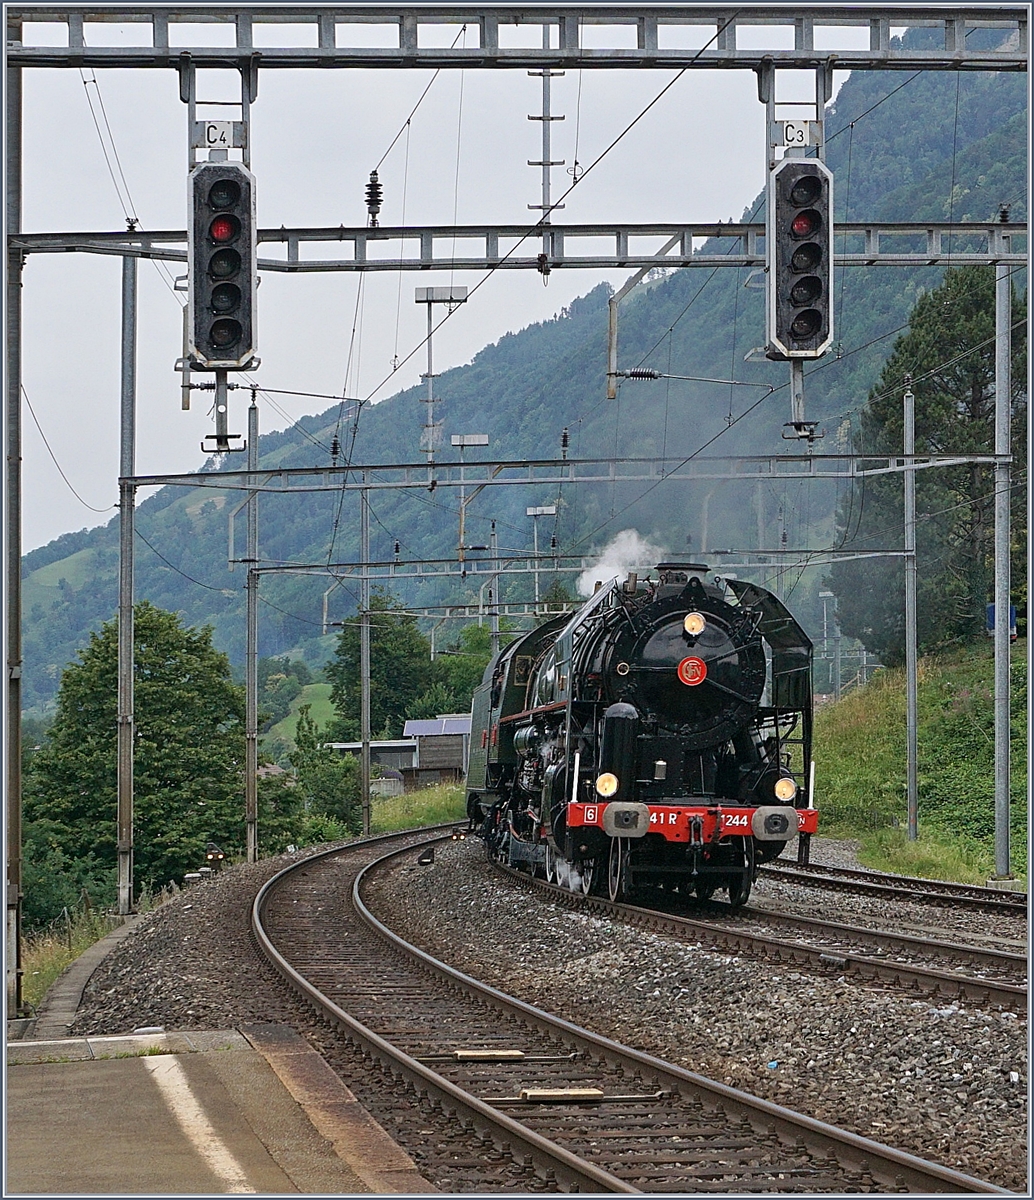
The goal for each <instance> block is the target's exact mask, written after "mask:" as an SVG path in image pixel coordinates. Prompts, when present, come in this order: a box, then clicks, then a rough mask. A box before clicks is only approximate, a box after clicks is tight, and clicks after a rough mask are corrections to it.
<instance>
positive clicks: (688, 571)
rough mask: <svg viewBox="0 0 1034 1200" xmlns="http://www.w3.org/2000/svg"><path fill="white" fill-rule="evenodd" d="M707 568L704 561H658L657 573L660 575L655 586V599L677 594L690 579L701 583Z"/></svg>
mask: <svg viewBox="0 0 1034 1200" xmlns="http://www.w3.org/2000/svg"><path fill="white" fill-rule="evenodd" d="M709 569H710V568H709V567H707V566H706V565H705V564H704V563H672V562H663V563H658V564H657V574H658V575H659V576H660V583H659V584H658V586H657V599H658V600H662V599H664V598H665V597H666V596H677V595H678V594H679V592H681V591H682V589H683V588H684V587H685V586H686V584H687V583H689V581H690V579H696V580H699V582H700V583H701V584H703V582H704V580H705V577H706V575H707V572H708V570H709Z"/></svg>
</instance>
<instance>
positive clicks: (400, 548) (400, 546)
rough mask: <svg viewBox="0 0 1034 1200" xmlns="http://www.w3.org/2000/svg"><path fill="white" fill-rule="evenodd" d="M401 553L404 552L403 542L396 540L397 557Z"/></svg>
mask: <svg viewBox="0 0 1034 1200" xmlns="http://www.w3.org/2000/svg"><path fill="white" fill-rule="evenodd" d="M401 553H402V544H401V543H400V542H398V541H396V542H395V557H396V558H398V556H399V555H400V554H401Z"/></svg>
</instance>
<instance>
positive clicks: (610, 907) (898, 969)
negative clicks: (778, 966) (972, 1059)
mask: <svg viewBox="0 0 1034 1200" xmlns="http://www.w3.org/2000/svg"><path fill="white" fill-rule="evenodd" d="M493 866H494V867H495V868H496V870H498V871H499V872H500V873H501V874H502V875H503V876H504V877H505V878H506V879H508V880H511V881H512V882H515V883H517V884H518V885H519V886H521V887H524V888H527V889H529V890H534V891H538V892H542V893H543V894H545V895H547V896H548V897H549V899H550V900H553V901H555V902H559V903H563V904H566V905H567V906H568V907H573V908H578V909H579V910H581V909H588V910H589V911H590V912H593V913H597V914H599V915H601V916H606V917H610V918H616V919H618V920H620V921H621V922H622V923H624V924H628V925H632V926H634V927H636V928H640V929H648V930H650V931H651V932H654V933H661V934H665V935H668V936H674V937H678V938H682V939H684V938H687V937H688V938H691V939H692V940H693V941H694V942H696V943H697V944H700V945H705V946H709V947H713V948H720V949H721V950H723V951H725V952H728V953H732V954H747V955H750V956H751V957H756V958H762V959H765V960H767V961H770V962H779V963H786V964H792V965H795V966H806V967H811V968H814V969H816V970H819V971H822V972H823V973H825V974H828V973H829V972H830V971H834V972H837V973H839V974H843V975H848V976H855V977H857V978H858V979H860V980H861V981H863V982H874V983H881V984H889V985H891V986H896V987H900V988H904V989H905V990H908V991H911V992H922V993H926V994H931V995H935V996H940V997H943V998H953V997H959V998H962V999H966V1000H971V1001H974V1002H976V1003H978V1004H981V1003H983V1004H993V1005H999V1006H1001V1007H1002V1008H1007V1009H1010V1010H1013V1011H1026V1009H1027V988H1026V987H1025V986H1023V985H1021V984H1014V983H1004V982H1000V981H998V980H992V979H982V978H980V977H979V976H973V975H962V974H960V973H959V972H957V971H944V970H940V969H939V968H937V967H925V966H917V965H915V964H912V963H899V962H892V961H888V960H887V959H883V958H877V957H873V956H872V955H869V954H858V953H854V952H851V951H841V950H833V949H828V948H823V947H819V946H808V945H805V944H803V943H801V942H796V941H789V940H787V939H785V938H778V937H773V936H770V935H768V934H763V933H752V932H750V931H748V930H745V929H740V928H733V927H730V926H729V925H727V924H724V923H719V922H716V921H708V920H705V919H703V918H699V917H685V916H681V915H678V914H676V913H670V912H665V911H663V910H660V909H652V908H643V907H641V906H640V905H637V904H625V903H620V902H615V901H611V900H606V899H604V898H603V897H600V896H585V895H583V894H582V893H580V892H571V891H568V890H567V888H563V887H559V886H557V885H555V884H550V883H547V882H546V881H545V880H542V879H537V878H535V877H533V876H530V875H528V874H526V873H525V872H522V871H517V870H514V869H513V868H512V867H505V866H503V865H502V864H501V863H493ZM735 915H736V917H737V918H740V917H750V918H757V919H768V918H770V917H771V918H774V919H775V922H776V923H784V924H788V925H796V926H798V927H799V926H811V927H813V928H814V929H815V931H816V932H825V933H826V935H827V936H833V937H836V936H839V937H841V938H843V937H845V936H849V937H853V938H855V939H857V940H867V941H870V942H873V943H875V944H876V945H877V946H879V945H884V946H892V945H897V946H899V947H903V948H911V949H919V950H922V951H925V952H927V953H933V954H938V955H945V956H946V955H948V954H949V953H951V952H955V953H956V954H958V955H963V954H965V955H971V956H972V957H974V958H977V959H981V960H983V961H985V962H991V963H994V964H995V965H998V966H999V967H1005V968H1009V967H1022V966H1024V965H1025V964H1026V961H1027V960H1026V956H1025V955H1022V954H1006V953H999V952H997V951H991V950H983V949H979V948H974V949H972V951H971V949H970V947H969V946H954V945H952V944H951V943H948V942H935V941H928V940H927V939H924V938H918V937H911V936H909V935H897V934H884V933H883V932H882V931H878V930H872V929H866V928H865V927H864V926H855V925H840V924H836V923H833V922H828V921H821V920H818V919H816V918H811V917H802V918H799V919H798V918H797V917H794V916H791V915H789V914H785V913H770V912H769V911H768V910H759V909H755V908H744V909H740V910H738V911H737V912H736V914H735Z"/></svg>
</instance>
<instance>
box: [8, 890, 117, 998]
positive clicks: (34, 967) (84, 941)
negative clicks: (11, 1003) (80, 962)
mask: <svg viewBox="0 0 1034 1200" xmlns="http://www.w3.org/2000/svg"><path fill="white" fill-rule="evenodd" d="M113 928H114V925H113V924H112V922H111V920H109V918H108V917H107V915H106V914H104V913H98V912H96V911H94V910H93V909H90V910H89V911H88V912H82V911H78V910H77V911H76V912H74V913H71V914H70V916H69V918H68V920H67V921H66V920H65V918H64V917H62V918H60V919H59V920H58V921H56V922H54V924H53V925H51V927H50V928H49V929H45V930H41V931H39V932H37V933H28V934H26V935H25V938H24V940H23V942H22V971H23V972H24V974H23V975H22V999H23V1000H24V1001H25V1003H26V1004H30V1005H31V1006H32V1008H33V1010H35V1009H37V1008H39V1005H40V1001H42V999H43V997H44V996H45V995H46V994H47V989H48V988H49V987H50V985H51V984H52V983H53V982H54V980H55V979H57V977H58V976H59V975H60V974H61V972H62V971H63V970H64V969H65V967H67V966H68V965H69V963H71V962H74V960H75V959H77V958H78V957H79V955H80V954H82V952H83V951H84V950H86V949H88V948H89V947H90V946H92V945H93V943H94V942H96V941H97V940H98V939H100V938H102V937H103V936H104V935H105V934H106V933H108V932H109V931H110V930H111V929H113Z"/></svg>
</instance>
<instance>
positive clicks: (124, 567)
mask: <svg viewBox="0 0 1034 1200" xmlns="http://www.w3.org/2000/svg"><path fill="white" fill-rule="evenodd" d="M136 279H137V272H136V259H135V258H133V257H132V256H131V255H125V256H124V257H123V259H122V389H121V411H120V456H119V474H120V475H121V476H122V478H123V479H124V480H125V479H131V478H132V477H133V475H135V474H136ZM135 507H136V488H135V487H134V486H133V485H132V484H131V483H122V484H120V485H119V576H118V911H119V915H120V916H123V917H127V916H129V914H130V913H131V912H132V911H133V749H134V747H133V742H134V730H135V720H134V710H133V704H134V701H133V532H134V529H133V527H134V516H135V511H134V510H135Z"/></svg>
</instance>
